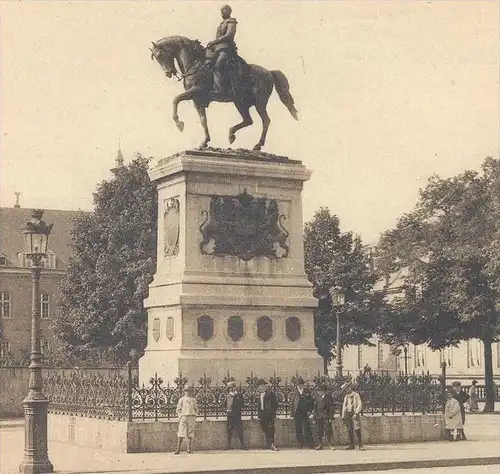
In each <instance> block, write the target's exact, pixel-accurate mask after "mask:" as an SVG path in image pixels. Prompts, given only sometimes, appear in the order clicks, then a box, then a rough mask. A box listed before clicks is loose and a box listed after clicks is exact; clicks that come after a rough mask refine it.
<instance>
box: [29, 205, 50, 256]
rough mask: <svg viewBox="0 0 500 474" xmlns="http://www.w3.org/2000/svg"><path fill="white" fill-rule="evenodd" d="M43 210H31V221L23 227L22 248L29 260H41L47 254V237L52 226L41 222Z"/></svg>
mask: <svg viewBox="0 0 500 474" xmlns="http://www.w3.org/2000/svg"><path fill="white" fill-rule="evenodd" d="M42 215H43V210H41V209H33V210H32V214H31V220H30V221H29V222H28V223H27V224H26V226H25V227H23V229H22V232H23V237H24V248H25V252H26V255H27V256H28V257H30V258H37V257H38V258H41V257H44V256H45V255H46V253H47V245H48V243H49V235H50V231H51V230H52V225H47V224H45V222H44V221H42V220H41V218H42Z"/></svg>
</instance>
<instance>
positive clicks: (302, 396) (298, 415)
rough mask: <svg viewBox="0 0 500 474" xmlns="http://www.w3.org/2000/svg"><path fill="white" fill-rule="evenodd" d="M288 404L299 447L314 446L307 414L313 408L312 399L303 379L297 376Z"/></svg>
mask: <svg viewBox="0 0 500 474" xmlns="http://www.w3.org/2000/svg"><path fill="white" fill-rule="evenodd" d="M290 406H291V409H292V416H293V420H294V422H295V434H296V436H297V441H298V443H299V447H300V448H303V447H305V446H307V447H309V448H313V447H314V443H313V439H312V433H311V422H310V421H309V415H310V414H311V412H312V410H313V408H314V399H313V397H312V395H311V392H310V391H309V389H307V388H306V386H305V382H304V379H303V378H302V377H298V379H297V380H296V387H295V388H294V389H293V391H292V394H291V396H290Z"/></svg>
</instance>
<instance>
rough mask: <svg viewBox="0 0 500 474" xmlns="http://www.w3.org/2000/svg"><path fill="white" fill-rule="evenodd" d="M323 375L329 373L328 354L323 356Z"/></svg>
mask: <svg viewBox="0 0 500 474" xmlns="http://www.w3.org/2000/svg"><path fill="white" fill-rule="evenodd" d="M323 375H328V356H323Z"/></svg>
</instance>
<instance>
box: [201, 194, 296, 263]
mask: <svg viewBox="0 0 500 474" xmlns="http://www.w3.org/2000/svg"><path fill="white" fill-rule="evenodd" d="M202 217H203V222H202V223H201V225H200V232H201V234H202V236H203V240H202V241H201V242H200V251H201V253H202V254H206V255H214V256H217V257H224V256H228V255H233V256H236V257H238V258H240V259H241V260H245V261H247V260H251V259H252V258H254V257H268V258H273V259H279V258H285V257H287V256H288V250H289V247H288V243H287V240H288V235H289V233H288V231H287V230H286V229H285V227H284V222H285V220H286V217H285V215H284V214H280V212H279V209H278V202H277V201H276V199H267V198H266V197H261V198H254V197H252V196H251V195H250V194H248V193H247V190H246V189H245V190H244V191H243V193H241V194H239V195H238V196H212V198H211V199H210V209H209V210H208V211H206V210H204V211H202Z"/></svg>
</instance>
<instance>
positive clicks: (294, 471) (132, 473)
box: [58, 456, 500, 474]
mask: <svg viewBox="0 0 500 474" xmlns="http://www.w3.org/2000/svg"><path fill="white" fill-rule="evenodd" d="M495 464H498V465H500V456H490V457H475V458H461V459H423V460H416V461H385V462H384V461H382V462H365V463H351V464H321V465H319V466H288V467H279V466H272V467H258V468H236V469H235V468H232V469H217V470H210V471H205V473H206V474H270V473H272V474H322V473H337V472H360V471H365V472H366V471H389V470H393V469H429V468H431V469H432V468H439V467H460V466H490V465H495ZM147 472H150V473H154V474H200V471H187V470H186V471H174V472H172V471H162V470H157V469H155V470H147V469H141V470H117V471H58V474H104V473H115V474H120V473H127V474H136V473H137V474H139V473H147Z"/></svg>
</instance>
